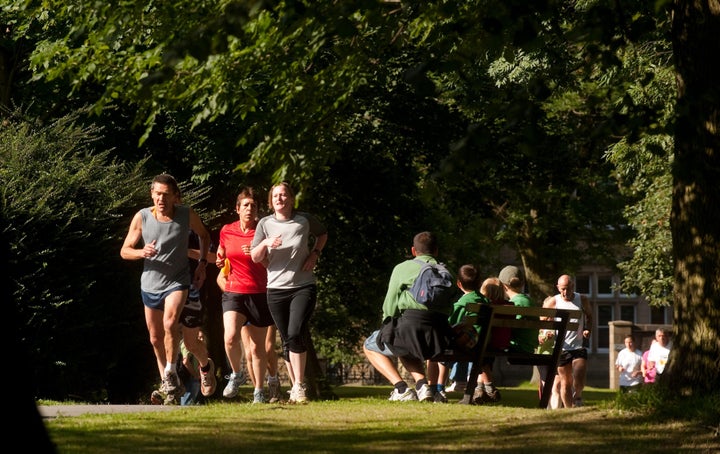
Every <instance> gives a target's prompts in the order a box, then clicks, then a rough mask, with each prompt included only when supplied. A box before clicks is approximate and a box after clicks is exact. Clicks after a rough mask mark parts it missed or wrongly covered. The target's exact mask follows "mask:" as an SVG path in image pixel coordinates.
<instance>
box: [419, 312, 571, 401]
mask: <svg viewBox="0 0 720 454" xmlns="http://www.w3.org/2000/svg"><path fill="white" fill-rule="evenodd" d="M467 309H468V313H469V315H467V316H465V319H464V320H463V321H462V324H463V325H465V327H466V328H469V327H470V326H471V325H478V326H480V327H481V329H480V335H479V338H478V341H477V344H476V345H475V346H474V347H473V348H472V349H470V350H467V349H463V348H459V347H454V348H450V349H448V350H445V352H444V353H443V355H442V356H441V357H439V358H433V359H434V360H437V361H472V368H471V369H470V376H469V377H468V383H467V386H466V388H465V393H464V396H463V398H462V400H461V401H460V403H464V404H472V399H473V393H474V391H475V387H476V386H477V379H478V376H479V375H480V373H481V367H482V359H483V358H484V357H485V356H493V357H506V358H507V361H508V362H509V363H510V364H514V365H533V366H547V368H546V369H547V371H546V374H545V377H542V379H543V380H544V381H545V384H544V386H543V387H542V388H541V389H540V403H539V407H540V408H547V406H548V402H549V400H550V395H551V394H552V386H553V381H554V379H555V374H556V372H557V364H558V360H559V359H560V353H561V352H562V346H563V340H564V339H565V333H567V332H568V331H569V330H576V329H578V322H579V320H580V317H581V316H582V311H581V310H568V309H550V308H542V307H518V306H511V305H507V306H502V305H489V304H480V303H470V304H469V305H468V307H467ZM517 316H522V317H521V318H517ZM493 328H511V329H516V328H523V329H529V330H533V331H535V332H537V333H539V332H540V330H541V329H546V330H554V331H555V332H556V333H555V339H556V342H555V346H554V347H553V350H552V353H551V354H541V353H526V352H517V351H510V350H493V349H492V348H491V347H490V345H491V342H490V340H491V336H492V330H493Z"/></svg>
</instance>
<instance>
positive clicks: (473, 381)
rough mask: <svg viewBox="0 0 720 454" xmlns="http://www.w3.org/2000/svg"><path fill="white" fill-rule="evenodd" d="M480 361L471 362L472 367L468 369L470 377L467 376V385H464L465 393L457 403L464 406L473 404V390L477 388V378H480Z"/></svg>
mask: <svg viewBox="0 0 720 454" xmlns="http://www.w3.org/2000/svg"><path fill="white" fill-rule="evenodd" d="M480 370H481V367H480V361H473V363H472V367H471V368H470V376H468V382H467V385H465V391H464V392H463V397H462V399H461V400H460V402H459V403H461V404H465V405H472V404H473V395H474V394H475V388H476V387H477V385H478V384H477V383H478V377H479V376H480Z"/></svg>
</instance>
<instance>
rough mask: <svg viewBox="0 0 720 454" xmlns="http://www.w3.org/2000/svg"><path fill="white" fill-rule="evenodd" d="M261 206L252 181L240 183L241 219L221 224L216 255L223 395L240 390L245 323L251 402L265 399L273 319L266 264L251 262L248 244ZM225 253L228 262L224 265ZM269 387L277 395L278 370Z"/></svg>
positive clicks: (239, 209) (238, 197) (236, 210)
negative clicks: (226, 370)
mask: <svg viewBox="0 0 720 454" xmlns="http://www.w3.org/2000/svg"><path fill="white" fill-rule="evenodd" d="M259 207H260V200H259V196H258V194H257V193H256V192H255V190H254V189H253V188H251V187H245V188H242V189H241V190H240V193H239V194H238V196H237V200H236V203H235V212H236V213H237V214H238V217H239V219H238V220H237V221H235V222H232V223H230V224H226V225H224V226H222V228H221V229H220V242H219V246H218V250H217V254H216V261H215V264H216V265H217V266H218V268H221V272H220V273H218V274H219V275H218V280H220V279H221V278H222V279H224V280H223V284H222V286H221V288H222V289H223V294H222V307H223V326H224V338H225V353H226V354H227V357H228V360H229V362H230V367H231V369H232V373H231V374H230V376H229V377H228V378H229V379H228V383H227V386H226V387H225V389H224V390H223V396H224V397H226V398H233V397H235V396H237V394H238V392H239V388H240V385H241V383H242V378H243V377H242V372H241V366H242V329H246V330H247V332H248V334H249V338H250V339H251V340H252V342H250V344H249V345H248V346H247V347H248V348H249V349H250V350H251V351H252V354H251V356H250V362H249V363H248V365H247V367H248V371H252V374H253V377H252V382H253V384H254V390H253V403H258V404H259V403H265V402H266V401H267V400H268V399H267V397H266V396H265V392H264V383H265V375H266V372H267V352H266V350H265V340H266V337H267V331H268V327H269V326H272V325H273V318H272V315H271V313H270V309H269V307H268V299H267V293H266V291H267V287H266V285H267V272H266V270H265V266H264V265H265V264H266V263H267V262H266V261H264V260H260V261H258V262H255V261H253V259H252V257H251V256H250V250H251V247H250V244H251V242H252V240H253V238H254V237H255V233H256V230H255V229H256V228H257V224H258V210H259ZM226 259H227V261H228V268H229V269H228V270H227V271H226V270H225V264H226ZM226 273H227V274H226ZM276 373H277V372H276ZM268 389H269V392H270V394H272V395H273V396H274V397H275V399H276V400H277V398H278V397H279V393H280V383H279V379H278V377H277V376H274V377H268ZM276 400H275V401H276Z"/></svg>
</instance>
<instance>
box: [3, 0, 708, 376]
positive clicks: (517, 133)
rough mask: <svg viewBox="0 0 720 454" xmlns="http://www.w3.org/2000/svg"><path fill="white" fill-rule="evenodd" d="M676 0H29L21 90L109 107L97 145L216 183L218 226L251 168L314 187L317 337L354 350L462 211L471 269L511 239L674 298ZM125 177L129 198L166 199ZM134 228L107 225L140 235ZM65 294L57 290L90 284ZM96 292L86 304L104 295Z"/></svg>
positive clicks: (532, 261) (12, 76)
mask: <svg viewBox="0 0 720 454" xmlns="http://www.w3.org/2000/svg"><path fill="white" fill-rule="evenodd" d="M665 6H667V3H666V2H657V4H656V7H657V9H652V5H649V4H646V2H625V3H623V4H622V7H620V5H618V4H617V3H616V2H605V1H601V0H597V1H560V0H550V1H545V2H527V1H525V0H511V1H491V2H485V1H470V2H462V3H460V4H458V3H457V2H451V1H442V0H440V1H432V2H397V1H379V2H376V1H370V0H357V1H346V2H345V1H344V2H337V1H334V0H319V1H313V2H307V1H280V2H273V1H228V0H210V1H204V2H200V3H198V2H187V1H179V2H171V3H162V2H161V3H150V4H135V3H133V2H121V3H119V4H107V5H103V4H100V3H98V2H95V1H89V0H78V1H74V2H64V1H60V0H49V1H45V2H38V3H35V2H25V1H21V0H17V1H15V0H11V1H10V2H8V3H7V4H6V5H5V6H3V7H2V9H0V24H8V26H7V27H5V28H4V30H3V31H2V33H3V36H2V39H3V40H2V45H1V46H0V49H1V50H2V52H0V57H2V59H3V63H4V65H3V66H2V67H3V68H8V69H6V70H5V71H4V72H3V73H2V77H1V78H0V87H2V88H3V91H2V93H3V98H2V102H3V103H4V104H5V105H11V104H13V103H17V104H26V105H27V106H26V107H25V108H26V111H27V112H28V113H29V114H31V115H32V116H33V117H36V118H37V122H39V123H38V124H39V125H40V126H42V125H43V124H44V123H47V124H52V123H53V121H54V119H55V118H62V117H63V116H64V115H67V114H71V113H73V112H76V111H78V110H79V109H80V108H81V107H84V106H90V109H89V112H91V115H84V114H83V115H80V116H79V118H78V124H81V125H91V124H98V125H102V126H103V129H102V134H100V135H99V136H98V137H97V138H96V141H94V142H93V143H94V144H95V145H94V148H95V149H94V151H93V152H91V153H85V156H84V157H83V156H82V155H80V156H79V158H78V159H81V160H87V161H92V160H93V159H97V158H99V159H101V160H103V161H106V160H107V159H109V158H110V157H112V159H113V160H117V161H112V162H117V163H121V162H122V163H127V164H124V165H123V166H130V167H133V168H135V169H136V170H135V172H137V173H139V172H142V173H143V174H144V175H145V177H144V178H145V179H147V177H148V176H149V175H152V174H153V173H157V172H160V171H166V170H167V171H170V172H171V173H173V174H174V175H175V176H176V177H178V178H179V179H180V180H181V181H184V182H190V181H192V182H194V183H195V184H201V185H203V186H204V187H206V188H208V193H207V196H206V197H203V198H202V200H200V201H199V202H198V203H199V206H198V209H200V210H201V212H202V213H203V214H204V219H205V221H206V223H207V224H208V226H209V227H210V228H211V230H213V231H214V232H217V231H218V230H219V227H220V225H221V224H222V223H224V222H229V221H231V220H233V214H232V211H231V210H230V208H231V207H232V204H233V201H234V195H235V194H234V192H235V191H236V189H237V187H238V186H239V185H241V184H252V185H255V186H257V187H260V188H267V187H269V186H270V184H271V183H272V182H274V181H277V180H280V179H286V180H290V181H291V182H292V183H293V185H294V186H296V188H297V189H298V190H299V208H300V209H303V210H307V211H310V212H313V213H315V214H316V215H318V216H319V217H320V218H321V219H323V221H324V222H325V223H326V224H327V225H328V226H329V227H330V232H331V235H330V242H329V244H328V250H327V252H326V253H325V254H324V255H323V258H322V261H321V264H320V267H319V280H320V295H321V298H320V302H319V308H318V311H317V316H316V319H315V326H314V335H315V338H316V340H317V345H318V349H319V351H320V353H321V354H322V355H323V356H324V357H326V358H328V359H329V360H330V361H331V362H339V363H346V364H347V363H351V362H353V361H354V359H353V358H357V356H356V355H355V353H356V352H357V350H356V347H357V345H358V341H359V340H360V339H361V338H362V337H363V336H364V335H365V334H366V333H368V332H369V331H370V330H371V329H372V328H373V327H374V326H375V325H376V324H377V322H378V317H379V312H380V310H379V309H380V301H381V300H382V297H383V294H384V290H385V285H386V282H387V278H388V276H389V273H390V270H391V269H392V266H393V265H394V264H395V263H397V262H398V261H400V260H402V259H403V258H404V257H405V256H406V255H407V254H408V252H409V246H410V240H411V238H412V235H413V234H414V233H415V232H417V231H419V230H423V229H432V230H435V231H437V232H439V234H440V236H441V244H442V250H441V258H442V259H443V260H445V261H446V262H448V264H449V265H450V267H451V269H452V268H457V267H458V266H459V265H461V264H463V263H467V262H473V263H477V264H478V265H479V266H480V268H481V269H482V271H483V273H485V274H488V275H489V274H495V273H496V272H497V270H498V269H499V268H500V266H501V265H502V264H503V263H502V262H501V259H500V254H499V251H500V250H501V248H503V247H504V246H509V247H510V248H512V249H513V250H514V251H517V254H518V257H517V260H518V261H519V262H521V263H522V264H523V265H524V267H525V269H526V272H527V275H528V280H529V284H530V286H529V289H530V292H531V294H532V295H533V296H534V297H535V298H536V299H540V298H542V297H544V296H545V295H547V294H549V293H551V292H552V291H553V290H552V282H553V281H554V279H555V278H556V277H557V275H558V274H560V273H564V272H569V273H572V272H573V271H574V270H576V269H577V267H578V266H579V265H580V264H582V263H586V262H588V261H592V262H593V263H598V264H606V265H608V266H615V265H616V263H617V259H618V257H620V258H621V259H622V260H623V262H622V263H620V265H619V266H620V269H621V271H622V272H623V273H624V274H625V275H627V279H626V281H625V282H624V283H623V289H624V290H626V291H634V292H638V293H643V294H647V295H648V298H649V300H650V301H651V303H653V304H667V303H669V302H670V299H671V298H669V297H668V292H669V288H670V285H671V284H672V279H671V277H670V274H671V272H670V270H671V269H672V266H673V262H672V258H673V252H672V251H671V250H669V249H668V239H669V235H670V231H669V225H668V224H669V223H668V222H667V220H668V216H669V207H670V204H669V202H670V187H671V184H672V176H671V175H670V167H669V165H670V164H669V163H672V161H671V159H670V156H671V152H672V147H673V145H674V142H673V138H672V128H673V126H674V122H673V121H674V117H673V115H674V114H675V110H674V109H673V106H672V101H671V100H672V98H673V96H674V94H675V88H674V85H673V83H672V75H673V68H672V67H671V62H670V51H669V47H670V46H669V39H670V29H669V22H668V18H669V16H670V15H669V13H668V11H666V10H665V9H664V7H665ZM82 112H85V111H84V110H83V111H82ZM80 128H81V130H82V128H87V127H86V126H80ZM103 150H110V151H108V152H105V151H103ZM77 151H81V150H77ZM104 153H109V154H108V155H105V154H104ZM136 163H139V164H138V167H134V166H135V165H136ZM118 165H120V164H118ZM141 168H142V169H141ZM133 175H137V174H136V173H133ZM141 181H143V178H142V177H139V176H136V177H134V178H128V179H125V180H124V181H123V184H122V185H116V187H120V188H124V190H125V191H129V192H128V193H130V192H133V191H139V190H141V189H144V182H142V183H141ZM133 185H134V186H135V188H134V189H133V190H132V191H131V190H130V188H133ZM110 194H112V195H113V196H114V197H115V198H113V200H112V203H113V204H115V205H114V206H117V207H118V209H121V210H123V211H124V212H125V214H126V215H127V213H132V211H133V210H134V209H137V208H138V207H139V206H141V204H142V203H146V201H142V202H141V201H139V200H138V199H136V198H123V197H120V194H115V193H110ZM63 195H66V194H63ZM107 203H110V201H107ZM66 213H67V212H66ZM126 217H127V216H126ZM128 219H129V218H128ZM128 219H124V220H125V221H126V222H127V220H128ZM38 220H39V219H38V218H37V217H35V218H26V219H23V221H24V222H33V223H34V222H37V221H38ZM119 221H120V223H121V224H122V221H123V220H122V219H120V220H119ZM42 222H45V220H44V219H43V220H42ZM42 222H40V224H42ZM656 226H657V227H656ZM93 227H94V226H93ZM90 232H91V230H87V231H86V233H88V234H89V233H90ZM115 233H116V234H115V235H114V236H113V235H111V234H110V233H109V232H105V231H104V230H102V228H101V229H100V230H99V231H98V232H94V231H92V236H93V237H96V236H97V237H99V238H107V239H108V242H109V245H108V247H109V249H110V250H112V251H116V250H117V249H118V248H119V242H120V241H121V238H122V237H121V235H120V234H118V233H117V232H115ZM628 240H629V242H627V241H628ZM113 242H114V244H113ZM626 245H627V246H629V248H627V247H625V246H626ZM113 254H115V252H113ZM38 258H39V257H38ZM89 260H92V257H91V258H90V259H89ZM31 263H32V266H33V267H35V266H37V264H38V263H39V262H38V261H33V262H31ZM91 263H92V262H91ZM95 265H96V266H95V267H92V271H91V272H89V274H88V277H89V278H90V281H94V280H97V279H99V278H96V277H95V276H94V272H95V270H102V269H103V268H102V267H100V266H98V263H97V262H95ZM121 268H122V266H121ZM59 269H62V268H56V267H55V266H53V267H51V268H48V270H49V272H51V273H57V270H59ZM134 271H135V273H137V270H134ZM136 280H137V276H136V274H135V275H132V276H129V278H128V280H127V282H135V281H136ZM68 287H69V285H68V283H67V282H62V284H60V285H58V286H57V288H58V289H63V288H68ZM39 295H42V294H38V296H39ZM48 295H49V296H51V297H50V298H44V299H43V301H45V300H48V301H49V303H48V305H47V307H45V308H43V309H42V310H49V311H56V310H60V309H61V308H62V307H63V305H62V304H56V303H54V302H55V301H57V302H67V301H68V300H66V298H67V297H66V296H65V295H64V294H63V293H62V292H59V293H58V295H57V296H56V295H55V293H54V287H53V289H52V290H51V291H50V293H48ZM118 295H119V294H118ZM75 297H76V298H79V299H78V300H77V301H76V300H73V301H74V302H73V304H68V306H73V305H78V307H82V304H81V303H79V301H80V299H82V300H85V298H86V296H85V295H84V294H83V293H82V292H79V293H78V294H77V295H75ZM105 301H106V303H107V304H108V305H110V306H113V307H119V305H121V304H127V303H126V302H125V301H122V300H121V298H116V297H115V294H113V295H112V296H106V298H105ZM32 307H35V309H32V310H30V311H29V312H26V313H29V314H32V313H34V311H35V310H40V309H39V308H37V307H36V306H32ZM40 312H42V311H40ZM711 318H712V317H711ZM31 320H32V317H30V318H28V323H29V324H30V322H31ZM91 320H92V319H88V323H94V322H91ZM136 328H137V327H136ZM133 341H137V339H133ZM138 342H139V341H138Z"/></svg>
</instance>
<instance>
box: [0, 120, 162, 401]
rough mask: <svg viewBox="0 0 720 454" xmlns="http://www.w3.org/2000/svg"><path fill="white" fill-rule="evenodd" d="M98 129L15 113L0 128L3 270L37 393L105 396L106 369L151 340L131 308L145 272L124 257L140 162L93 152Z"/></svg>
mask: <svg viewBox="0 0 720 454" xmlns="http://www.w3.org/2000/svg"><path fill="white" fill-rule="evenodd" d="M100 132H101V131H100V130H99V129H98V128H96V127H94V126H83V125H81V124H79V121H78V117H77V116H66V117H63V118H61V119H60V120H58V121H56V122H53V123H51V124H47V125H43V124H38V123H34V122H32V121H28V120H25V119H23V118H22V115H21V113H19V112H16V113H13V115H11V116H9V117H6V119H5V120H4V122H3V124H2V126H0V144H2V145H1V147H0V191H1V192H0V207H1V209H2V219H3V221H4V223H3V225H2V235H3V238H4V239H5V240H6V241H7V243H8V244H9V257H8V263H7V266H6V267H5V269H6V270H7V271H6V272H7V273H9V275H10V276H9V277H10V279H9V282H10V287H11V288H10V289H9V294H10V295H11V303H12V304H14V305H16V308H17V311H16V312H17V315H18V325H19V326H17V330H18V336H19V338H20V341H21V342H22V344H23V347H25V350H24V351H26V352H27V353H28V354H29V356H30V358H28V361H27V362H28V363H29V364H30V365H31V366H32V369H33V370H32V371H29V374H30V376H31V378H32V380H33V381H34V383H35V389H36V395H37V396H38V397H48V398H53V397H61V398H66V397H67V396H69V395H71V396H72V395H75V396H81V397H85V398H89V399H92V400H97V399H99V400H102V399H104V398H105V397H106V396H105V395H106V394H107V392H108V391H107V385H108V383H106V380H105V379H103V378H100V377H105V376H112V374H111V373H110V374H108V371H107V370H106V368H108V367H109V368H114V367H119V365H120V364H121V363H122V362H123V361H122V357H124V356H125V355H126V354H128V352H130V351H133V350H135V349H136V348H137V347H138V346H140V345H142V346H143V347H145V344H146V343H147V341H146V339H145V335H144V332H143V331H142V329H143V328H144V323H143V321H142V310H141V309H140V308H137V307H134V306H131V305H130V304H128V303H129V297H128V295H129V294H130V295H132V296H135V293H136V292H137V290H136V285H128V283H129V282H132V283H133V284H135V282H136V281H137V277H136V276H137V272H139V269H138V268H136V267H132V266H128V265H127V264H125V263H124V262H123V261H122V260H121V259H120V257H119V250H120V245H121V243H122V239H123V237H124V233H125V231H126V229H127V224H128V223H129V219H130V216H131V215H132V213H133V212H134V211H135V210H136V209H137V207H138V203H140V201H141V200H142V199H141V197H146V196H147V184H146V178H145V177H144V176H143V174H142V171H141V169H142V165H143V164H144V162H140V163H138V164H134V165H127V164H124V163H122V162H119V161H117V160H114V159H111V158H110V154H109V152H108V151H106V150H96V149H94V145H95V143H96V141H97V139H98V137H99V134H100ZM129 290H130V292H129ZM133 290H134V291H135V292H133ZM118 338H121V339H118ZM151 370H153V369H151ZM80 371H82V373H80ZM121 381H122V380H121Z"/></svg>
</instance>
